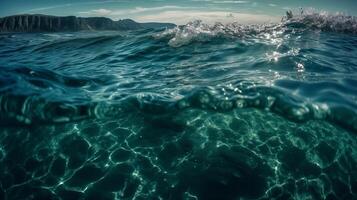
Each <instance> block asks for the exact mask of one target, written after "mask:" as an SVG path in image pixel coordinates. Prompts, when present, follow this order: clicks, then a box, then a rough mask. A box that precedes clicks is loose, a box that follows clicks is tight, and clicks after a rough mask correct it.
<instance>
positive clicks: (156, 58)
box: [0, 21, 357, 200]
mask: <svg viewBox="0 0 357 200" xmlns="http://www.w3.org/2000/svg"><path fill="white" fill-rule="evenodd" d="M326 27H330V28H327V29H326V28H324V26H313V25H311V23H310V24H304V23H302V22H299V23H297V22H291V23H282V24H279V25H264V26H244V27H243V26H239V25H237V24H229V25H221V24H216V25H214V26H209V25H205V24H202V23H201V22H199V21H196V22H193V23H190V24H188V25H186V26H183V27H179V28H176V29H172V30H166V31H165V30H143V31H135V32H95V33H91V32H88V33H87V32H80V33H50V34H40V33H39V34H2V35H0V66H1V68H0V93H1V96H0V111H1V112H0V120H1V122H0V124H1V129H0V199H96V200H98V199H108V200H109V199H219V200H224V199H346V200H347V199H348V200H351V199H357V152H356V151H357V138H356V137H357V134H356V133H357V115H356V110H357V109H356V108H357V97H356V94H357V88H356V86H357V73H356V72H357V37H356V34H355V33H356V31H354V30H352V31H351V30H350V29H342V30H341V29H333V28H331V27H332V25H331V26H327V25H326ZM355 27H356V26H355ZM337 28H341V27H340V26H338V27H337Z"/></svg>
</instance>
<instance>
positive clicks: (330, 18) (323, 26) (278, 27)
mask: <svg viewBox="0 0 357 200" xmlns="http://www.w3.org/2000/svg"><path fill="white" fill-rule="evenodd" d="M291 29H298V30H317V31H329V32H337V33H348V34H357V17H355V16H347V15H344V14H341V13H336V14H330V13H328V12H325V11H316V10H314V9H306V10H300V12H297V11H296V12H294V13H293V12H292V11H288V12H287V15H286V16H284V17H283V18H282V21H281V22H280V23H277V24H252V25H243V24H240V23H239V22H234V23H228V24H223V23H220V22H216V23H215V24H214V25H209V24H205V23H203V22H202V21H201V20H195V21H192V22H189V23H187V24H186V25H184V26H177V27H175V28H173V29H168V30H165V31H164V32H162V33H159V34H156V35H155V37H156V38H158V39H161V38H166V39H169V45H170V46H173V47H179V46H183V45H187V44H190V43H192V42H207V41H210V40H212V38H217V37H222V38H236V37H250V36H257V35H259V34H262V33H263V34H264V33H273V32H276V31H279V32H285V31H286V30H291Z"/></svg>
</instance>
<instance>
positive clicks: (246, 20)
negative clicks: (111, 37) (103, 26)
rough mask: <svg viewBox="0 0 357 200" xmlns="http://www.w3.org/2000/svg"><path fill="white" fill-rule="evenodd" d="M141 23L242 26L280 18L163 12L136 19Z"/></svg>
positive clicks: (223, 13)
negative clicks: (238, 24) (192, 23)
mask: <svg viewBox="0 0 357 200" xmlns="http://www.w3.org/2000/svg"><path fill="white" fill-rule="evenodd" d="M134 19H135V20H138V21H140V22H152V21H159V22H172V23H176V24H179V25H180V24H186V23H187V22H189V21H193V20H196V19H200V20H202V21H204V22H205V23H214V22H221V23H230V22H238V23H242V24H260V23H269V22H278V21H279V20H280V17H274V16H268V15H260V14H245V13H235V12H224V11H198V10H184V11H183V10H175V11H163V12H160V13H155V14H148V15H141V16H138V17H136V18H134Z"/></svg>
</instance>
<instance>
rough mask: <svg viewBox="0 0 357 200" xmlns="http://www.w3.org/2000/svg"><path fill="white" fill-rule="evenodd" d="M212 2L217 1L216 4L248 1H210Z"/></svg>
mask: <svg viewBox="0 0 357 200" xmlns="http://www.w3.org/2000/svg"><path fill="white" fill-rule="evenodd" d="M212 3H218V4H227V3H228V4H233V3H239V4H241V3H249V2H248V1H212Z"/></svg>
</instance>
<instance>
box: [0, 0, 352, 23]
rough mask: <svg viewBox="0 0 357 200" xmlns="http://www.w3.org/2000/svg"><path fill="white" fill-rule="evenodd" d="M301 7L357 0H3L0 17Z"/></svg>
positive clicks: (206, 14) (182, 18)
mask: <svg viewBox="0 0 357 200" xmlns="http://www.w3.org/2000/svg"><path fill="white" fill-rule="evenodd" d="M300 7H302V8H307V9H310V8H314V9H317V10H320V11H327V12H330V13H336V12H343V13H345V14H347V15H354V16H357V0H76V1H73V0H0V17H3V16H9V15H16V14H48V15H57V16H68V15H74V16H82V17H93V16H103V17H109V18H111V19H114V20H118V19H126V18H130V19H134V20H136V21H139V22H153V21H156V22H172V23H176V24H186V23H187V22H188V21H192V20H195V19H201V20H203V21H205V22H208V23H211V22H212V23H213V22H223V23H225V22H233V21H238V22H241V23H243V24H244V23H266V22H275V21H279V20H280V19H281V17H282V16H283V15H284V13H285V12H286V11H287V10H289V9H299V8H300Z"/></svg>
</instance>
